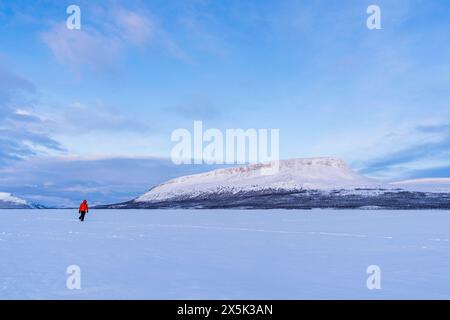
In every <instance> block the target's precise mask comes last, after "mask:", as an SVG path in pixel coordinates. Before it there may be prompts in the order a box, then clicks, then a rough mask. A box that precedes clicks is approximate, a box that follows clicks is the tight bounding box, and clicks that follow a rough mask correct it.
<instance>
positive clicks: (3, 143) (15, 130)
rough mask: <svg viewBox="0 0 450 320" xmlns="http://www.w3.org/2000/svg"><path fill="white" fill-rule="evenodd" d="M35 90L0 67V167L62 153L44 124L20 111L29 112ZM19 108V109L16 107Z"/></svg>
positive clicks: (20, 78) (30, 84)
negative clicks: (26, 158)
mask: <svg viewBox="0 0 450 320" xmlns="http://www.w3.org/2000/svg"><path fill="white" fill-rule="evenodd" d="M34 92H35V86H34V85H33V84H32V83H31V82H30V81H28V80H26V79H24V78H22V77H20V76H17V75H15V74H13V73H12V72H10V71H9V70H7V69H5V68H4V67H2V66H0V113H1V115H2V116H1V117H0V165H4V164H5V163H8V162H10V161H11V160H18V159H22V158H24V157H28V156H32V155H37V154H40V153H45V152H52V151H58V152H61V151H63V150H64V149H63V147H62V146H61V145H60V143H59V142H58V141H56V140H54V139H52V138H51V137H50V136H49V134H48V131H47V128H46V126H45V124H44V123H43V122H42V121H41V119H40V118H39V117H35V116H33V115H31V114H30V113H29V111H27V110H25V109H21V108H23V106H24V105H26V106H27V108H28V109H32V105H31V104H30V102H29V98H28V97H29V96H30V95H33V94H34ZM19 106H20V107H19Z"/></svg>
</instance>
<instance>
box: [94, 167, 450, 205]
mask: <svg viewBox="0 0 450 320" xmlns="http://www.w3.org/2000/svg"><path fill="white" fill-rule="evenodd" d="M268 169H270V165H263V164H256V165H248V166H242V167H236V168H227V169H220V170H214V171H210V172H206V173H201V174H195V175H189V176H183V177H179V178H176V179H173V180H170V181H168V182H166V183H163V184H161V185H159V186H156V187H154V188H152V189H151V190H150V191H149V192H147V193H145V194H144V195H142V196H140V197H138V198H136V199H134V200H132V201H129V202H125V203H119V204H113V205H106V206H100V207H99V208H121V209H127V208H184V209H186V208H196V209H220V208H241V209H277V208H278V209H312V208H336V209H347V208H352V209H357V208H364V209H381V208H384V209H450V188H444V187H443V185H445V182H446V181H447V180H442V179H441V180H439V181H435V180H433V181H431V182H432V184H433V185H432V186H431V185H430V183H429V182H430V181H429V180H424V181H402V182H398V183H382V182H380V181H377V180H374V179H369V178H367V177H364V176H362V175H360V174H358V173H356V172H354V171H352V170H351V169H350V168H349V167H347V165H346V164H345V162H344V161H342V160H340V159H336V158H308V159H291V160H281V161H280V162H279V168H278V170H277V171H274V172H273V173H272V174H270V175H267V174H265V173H267V170H268ZM437 182H439V183H437ZM443 182H444V183H443ZM436 185H438V187H436ZM447 186H448V183H447Z"/></svg>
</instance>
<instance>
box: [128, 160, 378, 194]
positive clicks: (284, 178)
mask: <svg viewBox="0 0 450 320" xmlns="http://www.w3.org/2000/svg"><path fill="white" fill-rule="evenodd" d="M268 166H269V165H262V164H255V165H249V166H244V167H238V168H227V169H219V170H214V171H210V172H206V173H202V174H196V175H190V176H184V177H180V178H177V179H173V180H170V181H168V182H166V183H163V184H161V185H159V186H157V187H155V188H153V189H151V190H150V191H149V192H147V193H146V194H144V195H142V196H141V197H139V198H137V199H136V201H137V202H149V201H163V200H169V199H173V198H177V199H179V198H183V199H186V198H193V197H198V196H204V195H208V194H225V193H227V194H230V193H231V194H238V193H242V192H256V191H265V190H277V191H295V190H304V189H309V190H317V189H320V190H332V189H354V188H358V187H359V188H367V187H373V186H375V185H376V184H377V183H376V182H375V181H373V180H370V179H368V178H365V177H363V176H361V175H359V174H357V173H356V172H354V171H352V170H351V169H349V168H348V167H347V165H346V164H345V163H344V161H342V160H340V159H335V158H309V159H291V160H281V161H280V163H279V170H278V171H277V172H276V173H274V174H270V175H265V174H264V172H263V171H262V170H264V169H266V168H267V167H268Z"/></svg>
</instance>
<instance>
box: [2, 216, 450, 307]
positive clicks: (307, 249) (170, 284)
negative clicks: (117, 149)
mask: <svg viewBox="0 0 450 320" xmlns="http://www.w3.org/2000/svg"><path fill="white" fill-rule="evenodd" d="M77 217H78V216H77V212H76V211H75V210H0V219H1V223H0V259H1V260H0V299H382V298H387V299H419V298H420V299H431V298H439V299H441V298H442V299H449V298H450V212H449V211H381V210H375V211H369V210H311V211H300V210H291V211H287V210H266V211H264V210H254V211H244V210H214V211H213V210H197V211H195V210H92V211H91V212H89V214H87V217H86V220H85V222H83V223H81V222H80V221H78V219H77ZM69 265H78V266H79V267H80V268H81V289H80V290H69V289H67V287H66V280H67V277H69V275H68V274H66V269H67V267H68V266H69ZM369 265H378V266H379V267H380V268H381V289H379V290H369V289H368V288H367V286H366V280H367V278H368V277H369V275H368V274H367V273H366V270H367V267H368V266H369Z"/></svg>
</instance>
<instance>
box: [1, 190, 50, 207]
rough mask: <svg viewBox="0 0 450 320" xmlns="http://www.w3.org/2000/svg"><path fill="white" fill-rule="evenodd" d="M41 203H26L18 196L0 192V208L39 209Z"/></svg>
mask: <svg viewBox="0 0 450 320" xmlns="http://www.w3.org/2000/svg"><path fill="white" fill-rule="evenodd" d="M39 208H43V206H41V205H37V204H33V203H28V202H27V201H26V200H23V199H21V198H19V197H16V196H13V195H12V194H10V193H7V192H0V209H39Z"/></svg>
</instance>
